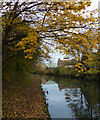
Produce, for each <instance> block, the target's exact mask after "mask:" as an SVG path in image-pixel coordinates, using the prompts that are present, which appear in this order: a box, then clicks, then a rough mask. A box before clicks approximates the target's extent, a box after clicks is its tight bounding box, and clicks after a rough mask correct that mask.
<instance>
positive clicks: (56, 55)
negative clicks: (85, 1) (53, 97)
mask: <svg viewBox="0 0 100 120" xmlns="http://www.w3.org/2000/svg"><path fill="white" fill-rule="evenodd" d="M99 1H100V0H91V2H92V3H91V6H89V7H88V10H94V9H98V7H100V6H98V3H99ZM99 5H100V4H99ZM50 55H51V56H52V59H51V61H52V63H57V61H58V59H59V58H60V59H63V58H64V55H62V54H59V53H58V52H56V51H54V53H51V54H50ZM70 59H72V57H70Z"/></svg>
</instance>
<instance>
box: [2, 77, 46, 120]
mask: <svg viewBox="0 0 100 120" xmlns="http://www.w3.org/2000/svg"><path fill="white" fill-rule="evenodd" d="M31 77H32V81H31V84H30V85H29V86H28V87H26V88H25V86H24V85H23V87H21V86H19V85H17V86H16V85H14V84H13V85H12V84H9V85H7V86H8V87H7V86H6V85H3V116H4V117H7V118H32V119H34V118H37V119H38V118H42V119H47V118H48V115H47V109H46V107H45V102H44V100H43V97H42V93H41V87H40V81H39V76H37V75H31Z"/></svg>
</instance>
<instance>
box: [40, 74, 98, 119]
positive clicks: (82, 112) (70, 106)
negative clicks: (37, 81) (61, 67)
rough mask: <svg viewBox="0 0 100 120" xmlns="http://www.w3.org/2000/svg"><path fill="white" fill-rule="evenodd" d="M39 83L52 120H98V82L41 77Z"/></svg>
mask: <svg viewBox="0 0 100 120" xmlns="http://www.w3.org/2000/svg"><path fill="white" fill-rule="evenodd" d="M41 81H42V84H41V86H42V88H43V91H44V93H45V98H46V103H47V105H48V110H49V113H50V116H51V118H52V119H55V118H76V119H79V118H80V119H81V118H86V119H92V118H93V119H100V87H99V85H98V81H96V80H84V79H83V80H82V79H73V78H63V77H51V76H43V77H42V78H41Z"/></svg>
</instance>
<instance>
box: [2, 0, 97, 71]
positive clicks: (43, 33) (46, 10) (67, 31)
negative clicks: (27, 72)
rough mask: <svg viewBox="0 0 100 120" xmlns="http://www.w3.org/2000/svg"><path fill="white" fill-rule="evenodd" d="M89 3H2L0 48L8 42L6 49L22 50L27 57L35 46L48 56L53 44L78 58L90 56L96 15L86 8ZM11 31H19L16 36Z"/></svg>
mask: <svg viewBox="0 0 100 120" xmlns="http://www.w3.org/2000/svg"><path fill="white" fill-rule="evenodd" d="M90 4H91V2H89V1H86V2H77V1H75V2H18V1H16V2H6V3H3V8H2V9H3V10H2V19H4V20H3V21H4V22H3V51H4V49H5V46H9V49H10V50H13V48H14V49H16V51H20V50H22V51H23V52H24V53H25V58H30V59H31V58H33V57H34V53H36V50H37V47H38V46H40V48H41V50H40V51H41V52H40V55H41V56H42V55H43V56H44V57H49V52H51V51H52V46H53V47H54V48H55V50H60V52H61V53H63V54H66V55H69V54H71V55H72V56H74V57H75V58H76V59H77V60H78V61H79V60H80V59H81V55H82V54H84V55H85V56H87V58H88V59H87V61H89V60H91V58H90V56H91V55H90V54H91V51H93V50H94V49H98V39H97V37H98V29H97V23H98V19H97V18H96V17H94V15H95V14H96V12H97V11H96V10H94V11H86V8H87V7H88V6H90ZM23 26H25V28H24V27H23ZM14 31H16V32H17V33H18V32H20V34H19V37H20V39H17V34H16V35H15V33H14ZM26 31H27V32H26ZM22 32H23V34H22ZM24 33H25V34H24ZM15 36H16V39H17V40H16V39H15ZM87 61H84V62H87ZM82 70H83V69H82Z"/></svg>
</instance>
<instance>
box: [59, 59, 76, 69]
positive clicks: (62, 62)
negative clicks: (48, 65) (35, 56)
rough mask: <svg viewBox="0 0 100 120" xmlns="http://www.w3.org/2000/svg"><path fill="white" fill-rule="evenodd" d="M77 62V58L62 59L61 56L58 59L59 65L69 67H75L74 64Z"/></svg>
mask: <svg viewBox="0 0 100 120" xmlns="http://www.w3.org/2000/svg"><path fill="white" fill-rule="evenodd" d="M76 63H77V60H75V59H72V60H61V59H60V58H59V59H58V62H57V66H58V67H65V68H66V67H69V68H73V67H74V65H75V64H76Z"/></svg>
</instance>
